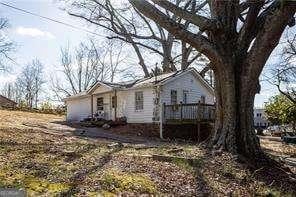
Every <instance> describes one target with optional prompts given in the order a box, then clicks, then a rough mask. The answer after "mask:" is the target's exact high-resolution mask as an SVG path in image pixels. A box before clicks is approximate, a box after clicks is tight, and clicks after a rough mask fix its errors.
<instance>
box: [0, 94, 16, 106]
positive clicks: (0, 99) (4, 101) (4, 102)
mask: <svg viewBox="0 0 296 197" xmlns="http://www.w3.org/2000/svg"><path fill="white" fill-rule="evenodd" d="M16 105H17V103H16V102H14V101H13V100H11V99H9V98H6V97H5V96H2V95H0V108H15V107H16Z"/></svg>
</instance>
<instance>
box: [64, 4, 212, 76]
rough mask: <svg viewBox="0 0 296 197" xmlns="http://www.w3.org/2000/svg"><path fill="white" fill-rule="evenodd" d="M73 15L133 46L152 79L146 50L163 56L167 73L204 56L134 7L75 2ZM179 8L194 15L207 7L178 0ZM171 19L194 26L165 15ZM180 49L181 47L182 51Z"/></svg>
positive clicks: (112, 37) (185, 66)
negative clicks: (144, 53) (177, 65)
mask: <svg viewBox="0 0 296 197" xmlns="http://www.w3.org/2000/svg"><path fill="white" fill-rule="evenodd" d="M70 2H72V4H71V5H72V6H71V8H72V9H70V10H69V14H70V15H72V16H76V17H79V18H82V19H84V20H86V21H88V22H90V23H92V24H95V25H97V26H99V27H102V28H104V29H105V30H107V31H108V32H109V33H110V35H109V36H107V37H108V38H109V39H119V40H122V41H125V42H127V43H129V44H130V45H131V46H132V47H133V48H134V51H135V53H136V55H137V57H138V59H139V64H140V65H141V67H142V70H143V72H144V75H145V76H149V71H148V68H147V64H146V58H145V55H143V51H149V52H152V53H154V54H156V55H159V56H160V57H162V69H163V71H165V72H167V71H176V70H177V67H176V64H178V63H180V65H181V69H186V68H187V67H189V66H190V65H191V64H192V63H193V62H194V61H195V60H197V59H198V58H199V57H200V56H201V54H200V53H199V52H197V51H196V50H195V49H194V48H193V47H192V46H190V45H188V44H186V43H185V42H179V41H177V40H176V38H175V36H174V35H173V34H171V33H170V32H168V31H166V30H165V29H164V28H162V27H161V26H160V25H158V24H157V23H155V22H154V21H153V20H150V19H149V18H146V17H145V16H144V15H142V14H141V13H140V12H138V11H137V10H135V9H134V8H133V7H131V6H130V4H127V3H125V4H124V3H118V2H117V1H111V0H87V1H84V0H73V1H70ZM175 2H176V4H177V5H180V6H182V8H183V9H186V10H189V11H190V12H191V13H196V12H198V11H200V10H201V9H202V8H203V7H204V6H205V5H206V4H205V3H202V4H197V3H195V1H187V2H186V3H184V1H182V0H175ZM165 14H166V15H167V16H168V17H169V16H171V18H172V19H173V20H174V21H175V22H177V23H179V24H184V27H185V26H186V28H190V23H189V22H188V21H186V20H183V19H181V18H180V17H178V16H177V15H175V14H171V13H169V12H166V13H165ZM178 48H180V49H179V50H178Z"/></svg>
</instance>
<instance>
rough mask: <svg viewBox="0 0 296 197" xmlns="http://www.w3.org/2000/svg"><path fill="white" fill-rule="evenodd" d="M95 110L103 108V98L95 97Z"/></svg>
mask: <svg viewBox="0 0 296 197" xmlns="http://www.w3.org/2000/svg"><path fill="white" fill-rule="evenodd" d="M97 110H102V111H103V110H104V98H103V97H100V98H97Z"/></svg>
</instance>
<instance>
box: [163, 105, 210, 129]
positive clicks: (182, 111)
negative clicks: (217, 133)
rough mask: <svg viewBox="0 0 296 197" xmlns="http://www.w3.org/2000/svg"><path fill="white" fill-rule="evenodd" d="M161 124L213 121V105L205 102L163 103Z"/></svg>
mask: <svg viewBox="0 0 296 197" xmlns="http://www.w3.org/2000/svg"><path fill="white" fill-rule="evenodd" d="M162 109H163V124H198V123H200V122H214V120H215V105H214V104H206V103H201V102H198V103H186V104H185V103H182V102H181V103H179V104H174V105H166V104H165V103H164V104H163V108H162Z"/></svg>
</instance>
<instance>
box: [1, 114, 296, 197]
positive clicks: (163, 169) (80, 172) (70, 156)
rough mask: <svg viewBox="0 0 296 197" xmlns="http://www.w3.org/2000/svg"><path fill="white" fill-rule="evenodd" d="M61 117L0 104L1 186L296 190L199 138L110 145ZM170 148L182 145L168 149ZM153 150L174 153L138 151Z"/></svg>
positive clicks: (54, 190) (37, 191)
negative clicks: (214, 149) (216, 151)
mask: <svg viewBox="0 0 296 197" xmlns="http://www.w3.org/2000/svg"><path fill="white" fill-rule="evenodd" d="M63 121H64V117H63V116H55V115H48V114H46V115H44V114H35V113H28V112H20V111H5V110H0V187H1V188H3V187H4V188H19V189H21V188H22V189H25V190H27V192H28V195H29V196H63V195H64V196H116V195H119V194H121V195H127V196H133V195H141V194H147V195H176V196H194V195H198V194H205V195H209V196H225V195H233V196H255V195H259V196H279V195H280V196H285V195H286V196H289V195H290V196H293V195H294V193H293V188H294V187H291V188H290V189H289V187H278V185H279V184H278V182H279V183H281V184H282V185H283V186H285V185H288V186H289V184H288V183H287V181H286V180H284V179H283V178H281V177H277V178H275V177H271V178H270V181H266V180H265V179H262V176H261V177H260V176H259V175H258V176H257V175H256V174H255V173H254V172H252V171H250V170H248V169H247V168H246V167H245V166H244V165H241V164H239V163H237V162H236V161H235V160H234V159H233V157H232V156H231V155H229V154H228V153H222V154H221V155H211V154H208V153H207V151H206V150H205V149H203V148H202V147H200V146H198V145H195V144H185V143H183V144H180V143H173V142H172V143H162V144H160V145H159V146H157V147H151V148H145V149H138V148H136V146H134V145H133V144H130V145H128V146H124V147H123V148H110V147H108V144H111V143H113V142H112V141H108V140H104V139H96V140H94V139H87V138H81V137H80V136H76V135H74V134H73V131H74V130H75V128H72V127H67V126H64V125H63ZM262 142H263V145H266V146H264V147H265V149H266V151H267V152H269V153H271V154H274V153H275V152H276V153H277V154H283V155H287V154H290V153H291V152H292V153H293V152H296V151H295V146H290V145H282V144H275V145H274V146H273V145H272V144H271V142H269V141H266V140H263V141H262ZM174 148H177V149H182V150H181V151H178V152H170V151H169V150H171V149H174ZM154 154H157V155H164V156H168V157H172V158H173V159H170V160H164V161H161V160H155V159H152V158H149V157H143V156H145V155H154ZM275 155H276V154H275ZM180 158H181V159H180ZM186 158H189V159H186ZM260 172H261V171H260ZM256 173H259V171H258V172H256ZM273 179H274V180H275V181H273ZM276 183H277V184H276Z"/></svg>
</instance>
